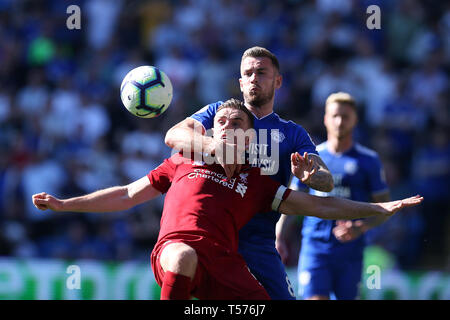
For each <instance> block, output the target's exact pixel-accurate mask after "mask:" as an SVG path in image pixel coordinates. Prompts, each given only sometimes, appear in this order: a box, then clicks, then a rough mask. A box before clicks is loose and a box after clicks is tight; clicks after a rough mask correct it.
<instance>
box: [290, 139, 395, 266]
mask: <svg viewBox="0 0 450 320" xmlns="http://www.w3.org/2000/svg"><path fill="white" fill-rule="evenodd" d="M317 151H318V152H319V155H320V157H321V158H322V160H323V161H324V162H325V164H326V165H327V167H328V169H329V170H330V172H331V174H332V175H333V181H334V189H333V190H332V191H331V192H328V193H326V192H320V191H317V190H313V189H311V190H310V194H313V195H316V196H335V197H341V198H346V199H350V200H355V201H362V202H370V201H371V197H372V196H373V195H376V194H379V193H383V192H387V191H388V187H387V184H386V180H385V177H384V172H383V168H382V165H381V162H380V160H379V158H378V154H377V153H376V152H375V151H373V150H370V149H368V148H366V147H363V146H362V145H360V144H358V143H355V144H354V145H353V146H352V148H350V149H349V150H347V151H346V152H344V153H337V154H334V153H331V152H330V151H329V150H328V148H327V142H324V143H322V144H320V145H318V146H317ZM299 184H300V182H299V181H298V179H296V178H295V177H294V179H293V181H292V184H291V187H292V188H294V189H295V187H296V186H297V185H299ZM335 226H336V220H325V219H320V218H317V217H305V218H304V219H303V228H302V236H303V240H302V251H304V253H307V252H311V253H312V252H314V253H332V254H336V255H339V256H344V255H345V256H352V257H360V256H362V253H363V249H364V244H365V243H364V242H365V238H364V237H359V238H358V239H355V240H354V241H351V242H347V243H341V242H339V241H338V240H337V239H336V237H335V236H334V235H333V233H332V229H333V228H334V227H335Z"/></svg>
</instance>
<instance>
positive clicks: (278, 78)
mask: <svg viewBox="0 0 450 320" xmlns="http://www.w3.org/2000/svg"><path fill="white" fill-rule="evenodd" d="M282 84H283V76H282V75H281V74H280V73H277V75H276V76H275V89H280V88H281V85H282Z"/></svg>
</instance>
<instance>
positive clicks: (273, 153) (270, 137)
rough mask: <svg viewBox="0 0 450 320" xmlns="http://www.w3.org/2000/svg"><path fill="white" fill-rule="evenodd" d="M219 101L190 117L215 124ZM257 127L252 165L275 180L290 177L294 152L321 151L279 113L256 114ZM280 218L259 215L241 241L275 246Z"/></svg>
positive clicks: (275, 214)
mask: <svg viewBox="0 0 450 320" xmlns="http://www.w3.org/2000/svg"><path fill="white" fill-rule="evenodd" d="M222 103H223V102H222V101H218V102H215V103H212V104H209V105H207V106H206V107H204V108H203V109H201V110H199V111H198V112H196V113H195V114H193V115H191V118H193V119H195V120H197V121H199V122H200V123H201V124H202V125H203V127H204V128H205V130H209V129H210V128H212V127H213V125H214V116H215V114H216V112H217V109H218V107H219V106H220V105H221V104H222ZM254 129H255V130H256V133H257V139H256V141H254V142H252V143H251V144H250V146H249V151H248V153H249V154H248V159H249V161H250V164H252V165H254V166H258V167H261V168H262V169H263V172H264V169H266V170H267V172H270V173H272V174H271V176H272V178H273V179H275V180H276V181H278V182H280V183H282V184H284V185H287V184H288V183H289V180H290V176H291V158H290V156H291V153H294V152H299V153H300V154H302V155H303V153H304V152H308V153H313V154H318V153H317V151H316V147H315V145H314V143H313V142H312V140H311V138H310V136H309V135H308V133H307V132H306V130H305V129H303V127H301V126H300V125H298V124H296V123H294V122H292V121H286V120H284V119H282V118H280V117H279V116H278V115H277V114H276V113H274V112H272V113H271V114H269V115H267V116H265V117H263V118H257V117H256V116H255V122H254ZM279 218H280V214H279V213H278V212H270V213H262V214H257V215H255V217H254V218H253V219H252V220H251V221H250V222H249V223H248V224H247V225H246V226H244V228H243V229H241V232H240V234H239V240H240V241H241V242H242V241H249V242H252V243H257V244H258V245H259V246H261V245H267V246H269V247H270V248H271V249H273V247H274V240H275V225H276V223H277V221H278V219H279Z"/></svg>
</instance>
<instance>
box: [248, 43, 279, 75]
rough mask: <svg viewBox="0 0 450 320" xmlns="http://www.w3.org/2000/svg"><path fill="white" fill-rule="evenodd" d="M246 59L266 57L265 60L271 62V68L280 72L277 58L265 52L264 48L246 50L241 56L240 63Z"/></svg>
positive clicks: (267, 51)
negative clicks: (267, 59)
mask: <svg viewBox="0 0 450 320" xmlns="http://www.w3.org/2000/svg"><path fill="white" fill-rule="evenodd" d="M247 57H253V58H260V57H266V58H269V59H270V61H272V64H273V66H274V67H275V68H276V69H277V71H278V72H279V71H280V63H279V62H278V59H277V57H276V56H275V55H274V54H273V53H272V52H270V51H269V50H267V49H266V48H263V47H251V48H248V49H247V50H245V51H244V53H243V54H242V59H241V63H242V61H243V60H244V59H245V58H247Z"/></svg>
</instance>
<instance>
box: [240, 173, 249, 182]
mask: <svg viewBox="0 0 450 320" xmlns="http://www.w3.org/2000/svg"><path fill="white" fill-rule="evenodd" d="M247 177H248V173H241V174H240V175H239V178H240V179H241V182H242V183H247Z"/></svg>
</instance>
